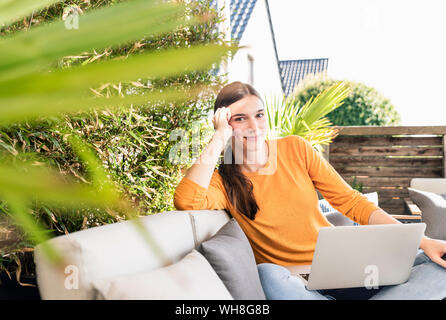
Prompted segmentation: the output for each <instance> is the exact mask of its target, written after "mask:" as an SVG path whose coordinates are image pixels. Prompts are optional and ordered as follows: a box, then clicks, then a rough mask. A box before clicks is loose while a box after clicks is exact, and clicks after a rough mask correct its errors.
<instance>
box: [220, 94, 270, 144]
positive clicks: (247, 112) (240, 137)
mask: <svg viewBox="0 0 446 320" xmlns="http://www.w3.org/2000/svg"><path fill="white" fill-rule="evenodd" d="M228 108H229V110H230V111H231V118H230V120H229V125H231V126H232V128H233V133H234V139H235V142H236V143H240V144H243V149H244V150H248V151H254V150H257V149H258V148H259V147H260V148H262V147H263V146H264V141H265V139H266V133H267V129H268V126H267V122H266V113H265V112H266V111H265V108H264V106H263V103H262V101H261V100H260V99H259V98H257V97H256V96H254V95H249V96H246V97H244V98H243V99H241V100H239V101H237V102H234V103H233V104H231V105H229V106H228Z"/></svg>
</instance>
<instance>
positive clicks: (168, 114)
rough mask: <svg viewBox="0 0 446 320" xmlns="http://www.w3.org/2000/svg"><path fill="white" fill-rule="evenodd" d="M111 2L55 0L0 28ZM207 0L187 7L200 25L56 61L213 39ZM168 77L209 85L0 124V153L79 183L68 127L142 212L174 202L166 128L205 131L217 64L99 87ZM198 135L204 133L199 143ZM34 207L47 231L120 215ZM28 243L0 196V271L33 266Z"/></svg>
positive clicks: (133, 88) (158, 83)
mask: <svg viewBox="0 0 446 320" xmlns="http://www.w3.org/2000/svg"><path fill="white" fill-rule="evenodd" d="M117 2H121V1H113V0H105V1H104V0H103V1H93V0H90V1H89V2H85V1H80V0H79V1H70V2H61V3H58V4H56V5H54V6H51V7H49V8H47V9H45V10H42V11H40V12H35V13H34V14H33V17H32V23H31V25H30V23H29V22H30V21H31V17H26V18H25V19H23V20H22V21H19V22H17V23H15V24H13V25H12V26H10V27H8V28H1V29H0V36H6V35H8V36H9V35H13V34H14V33H15V32H17V31H21V30H23V29H26V28H32V27H33V26H36V25H39V24H42V23H45V22H46V21H50V20H53V19H60V18H61V16H62V12H63V8H64V7H65V6H67V5H68V4H69V5H78V6H79V7H80V8H81V9H82V10H83V11H84V12H85V11H88V10H91V9H96V8H98V7H100V6H108V5H113V4H114V3H117ZM209 2H210V1H209V0H205V1H194V2H193V4H192V7H191V13H192V14H199V15H200V14H201V15H204V16H205V17H206V19H207V20H205V21H204V22H203V23H202V24H200V25H197V26H193V27H188V28H180V29H178V30H177V31H176V32H175V33H170V34H166V35H164V36H162V37H158V38H144V39H141V40H140V41H138V42H135V43H128V44H123V45H121V46H119V47H115V48H107V49H106V50H104V51H102V52H96V51H92V52H84V53H79V56H77V57H69V58H64V59H62V60H61V61H59V63H58V64H57V65H56V66H54V68H70V67H71V66H74V65H77V64H88V63H96V62H97V61H102V60H104V59H115V58H119V57H124V56H128V55H135V54H139V53H141V52H144V51H147V50H149V51H150V50H159V49H163V48H167V47H172V46H183V47H184V46H191V45H193V44H197V43H210V42H215V41H216V40H217V41H218V40H220V39H221V35H219V34H218V33H217V32H215V27H216V24H217V23H218V22H219V21H220V19H221V18H220V16H219V14H218V12H215V11H214V10H212V9H210V8H209ZM171 84H176V85H178V84H180V85H181V86H182V87H183V88H184V90H186V91H187V90H188V88H189V87H191V86H194V85H197V84H198V85H203V86H205V87H206V88H208V90H207V91H206V92H205V93H204V94H203V95H202V96H200V99H199V100H190V101H187V102H184V103H181V104H176V105H173V104H169V105H141V106H133V107H132V108H130V109H122V110H115V109H114V111H111V110H108V111H107V110H106V111H98V112H90V113H78V114H70V115H64V116H60V117H58V118H56V117H53V118H50V119H41V120H40V121H37V122H33V123H25V124H20V125H12V126H9V127H7V128H0V157H2V155H6V154H7V155H10V154H12V155H14V157H15V158H16V159H23V158H25V159H28V160H31V161H34V162H35V164H36V165H38V164H39V162H40V161H41V162H46V161H49V162H50V163H51V164H52V165H53V166H54V167H56V168H58V169H59V171H60V173H62V174H63V175H67V176H70V177H72V176H74V177H76V179H77V180H78V181H79V183H88V182H89V181H88V175H87V174H86V168H84V166H83V165H82V162H81V161H80V159H78V157H77V156H76V155H75V154H74V152H73V150H72V149H71V148H70V145H69V144H68V142H67V141H66V140H65V138H64V135H65V134H66V132H67V131H68V132H73V133H76V134H77V135H79V136H80V137H82V138H83V139H84V141H86V142H87V143H88V144H89V145H90V146H92V147H93V149H94V150H95V151H96V154H97V156H98V158H99V159H100V160H101V162H102V163H103V165H104V167H105V168H106V169H107V171H108V173H109V174H110V176H111V178H112V180H113V181H114V182H115V183H116V185H117V186H118V189H119V190H120V191H121V192H122V194H123V195H125V196H126V198H128V199H130V200H131V201H132V202H133V203H134V204H135V205H136V206H138V207H139V208H140V210H141V212H142V213H143V214H151V213H156V212H162V211H166V210H173V209H174V207H173V192H174V190H175V187H176V185H177V184H178V182H179V180H180V179H181V178H182V176H183V173H184V169H185V167H186V166H187V165H188V163H180V164H174V163H172V162H171V161H170V160H169V152H170V150H171V148H172V147H173V146H174V145H175V144H177V143H178V142H177V141H170V139H169V137H170V133H171V132H172V131H173V130H178V129H182V130H184V131H185V132H187V133H188V134H189V136H190V135H191V133H192V130H193V124H194V123H195V124H196V123H200V124H201V126H200V131H201V133H203V134H204V133H205V132H208V131H207V130H208V129H209V125H208V122H207V121H206V116H207V114H208V112H209V111H210V110H211V109H212V108H213V102H214V99H215V93H216V92H217V91H218V90H219V89H220V88H221V87H222V86H223V82H222V78H221V76H219V75H217V74H216V72H215V70H205V71H203V72H190V73H188V74H185V75H182V76H180V77H175V78H168V79H156V80H152V81H148V80H147V79H135V81H134V82H133V83H132V84H128V85H122V86H121V85H120V84H112V83H110V84H106V85H104V86H103V87H102V88H101V90H102V91H101V92H100V94H104V95H105V94H108V93H116V92H117V91H119V90H125V91H126V92H131V93H132V94H140V93H141V92H142V91H143V89H144V88H148V87H149V88H163V87H168V86H169V85H171ZM140 91H141V92H140ZM204 143H205V140H203V141H202V145H204ZM32 214H33V215H34V217H35V219H36V220H37V221H39V222H40V223H42V224H43V225H44V226H45V227H47V228H48V230H49V232H50V233H51V235H52V236H57V235H61V234H65V233H70V232H74V231H78V230H81V229H85V228H90V227H94V226H98V225H103V224H107V223H113V222H116V221H120V220H123V219H125V217H124V216H120V215H119V214H116V213H114V212H107V211H104V210H99V209H98V210H92V209H89V210H86V209H77V210H69V209H64V208H57V209H55V208H49V207H44V206H41V205H35V206H33V211H32ZM32 247H33V244H32V243H31V242H30V241H29V240H28V239H27V236H26V234H23V232H22V231H20V230H19V229H18V228H17V227H16V226H14V225H13V224H12V223H11V219H10V216H9V210H8V208H7V207H6V206H5V205H4V204H2V203H1V202H0V271H2V269H3V271H7V272H16V271H17V269H18V265H19V264H21V265H23V268H22V272H27V273H32V272H33V268H32V266H31V267H30V266H27V264H29V260H30V259H29V258H26V257H27V255H28V253H29V252H30V251H32V249H30V248H32ZM20 261H21V262H20Z"/></svg>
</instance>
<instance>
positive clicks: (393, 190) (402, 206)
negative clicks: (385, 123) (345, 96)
mask: <svg viewBox="0 0 446 320" xmlns="http://www.w3.org/2000/svg"><path fill="white" fill-rule="evenodd" d="M336 128H337V129H339V134H338V136H337V137H336V138H335V139H334V140H333V142H332V143H331V144H330V146H329V147H328V148H326V151H325V153H324V156H325V158H326V159H327V160H328V161H329V162H330V163H331V164H332V165H333V167H334V168H335V169H336V170H337V172H338V173H339V174H340V175H341V176H342V177H343V178H344V179H345V180H346V181H347V182H348V183H350V184H352V183H353V180H354V178H355V177H356V182H357V183H358V184H362V192H363V193H368V192H374V191H376V192H378V199H379V206H380V208H382V209H383V210H385V211H386V212H388V213H390V214H393V215H405V214H408V211H407V209H408V208H407V207H408V205H410V204H411V203H410V201H409V202H406V203H405V201H404V199H407V200H409V194H408V191H407V187H409V186H410V181H411V180H412V178H418V177H420V178H423V177H429V178H432V177H446V153H445V152H446V126H419V127H418V126H410V127H409V126H394V127H379V126H357V127H356V126H352V127H336Z"/></svg>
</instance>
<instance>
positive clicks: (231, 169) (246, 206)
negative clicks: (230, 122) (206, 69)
mask: <svg viewBox="0 0 446 320" xmlns="http://www.w3.org/2000/svg"><path fill="white" fill-rule="evenodd" d="M249 95H254V96H256V97H258V98H259V99H260V100H261V101H262V98H261V96H260V94H259V93H258V92H257V91H256V90H255V89H254V88H253V87H252V86H251V85H249V84H247V83H242V82H239V81H236V82H232V83H230V84H228V85H226V86H225V87H223V89H221V91H220V92H219V94H218V95H217V98H216V100H215V105H214V112H215V111H217V109H218V108H222V107H227V106H229V105H231V104H233V103H234V102H236V101H238V100H241V99H243V98H245V97H247V96H249ZM262 102H263V101H262ZM231 141H232V140H231ZM218 173H219V174H220V176H221V177H222V178H223V185H224V187H225V190H226V193H227V194H228V197H229V201H231V203H232V205H233V207H234V208H235V209H236V210H237V211H239V212H241V213H242V214H244V215H246V216H247V217H248V218H250V219H251V220H254V218H255V215H256V213H257V211H258V210H259V206H258V205H257V201H256V199H255V197H254V193H253V185H252V182H251V181H250V180H249V179H248V178H247V177H246V176H245V175H244V174H243V173H242V171H241V168H240V165H238V164H235V161H234V154H233V152H232V143H229V144H228V147H227V149H226V150H225V151H224V161H223V162H222V163H221V164H220V166H219V167H218Z"/></svg>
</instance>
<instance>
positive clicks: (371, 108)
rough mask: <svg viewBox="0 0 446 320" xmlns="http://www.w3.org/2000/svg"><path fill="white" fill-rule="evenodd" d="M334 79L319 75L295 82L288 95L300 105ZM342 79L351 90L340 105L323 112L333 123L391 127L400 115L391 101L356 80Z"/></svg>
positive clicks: (327, 86)
mask: <svg viewBox="0 0 446 320" xmlns="http://www.w3.org/2000/svg"><path fill="white" fill-rule="evenodd" d="M337 82H338V81H337V80H332V79H322V78H319V77H316V78H310V79H308V80H306V81H304V83H303V84H302V85H299V87H298V88H297V89H296V90H295V92H293V94H292V95H293V96H295V97H296V99H297V100H298V101H300V103H302V104H303V103H305V102H306V101H308V100H309V99H310V98H311V97H316V96H317V95H318V94H319V93H321V92H322V91H323V90H324V89H327V88H329V87H330V86H332V85H334V84H335V83H337ZM344 82H345V83H346V84H347V85H348V86H349V87H350V88H351V92H350V94H349V96H348V97H347V98H346V99H345V100H344V102H343V105H342V106H340V107H339V108H336V109H335V110H334V111H332V112H330V113H329V114H327V118H328V119H329V120H330V121H331V122H332V124H333V125H337V126H389V125H390V126H392V125H398V124H399V123H400V121H401V120H400V116H399V114H398V112H397V111H396V109H395V107H394V106H393V104H392V103H391V102H390V100H389V99H387V98H385V97H384V96H383V95H382V94H381V93H380V92H378V91H377V90H376V89H374V88H372V87H369V86H366V85H365V84H362V83H358V82H352V81H344Z"/></svg>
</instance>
